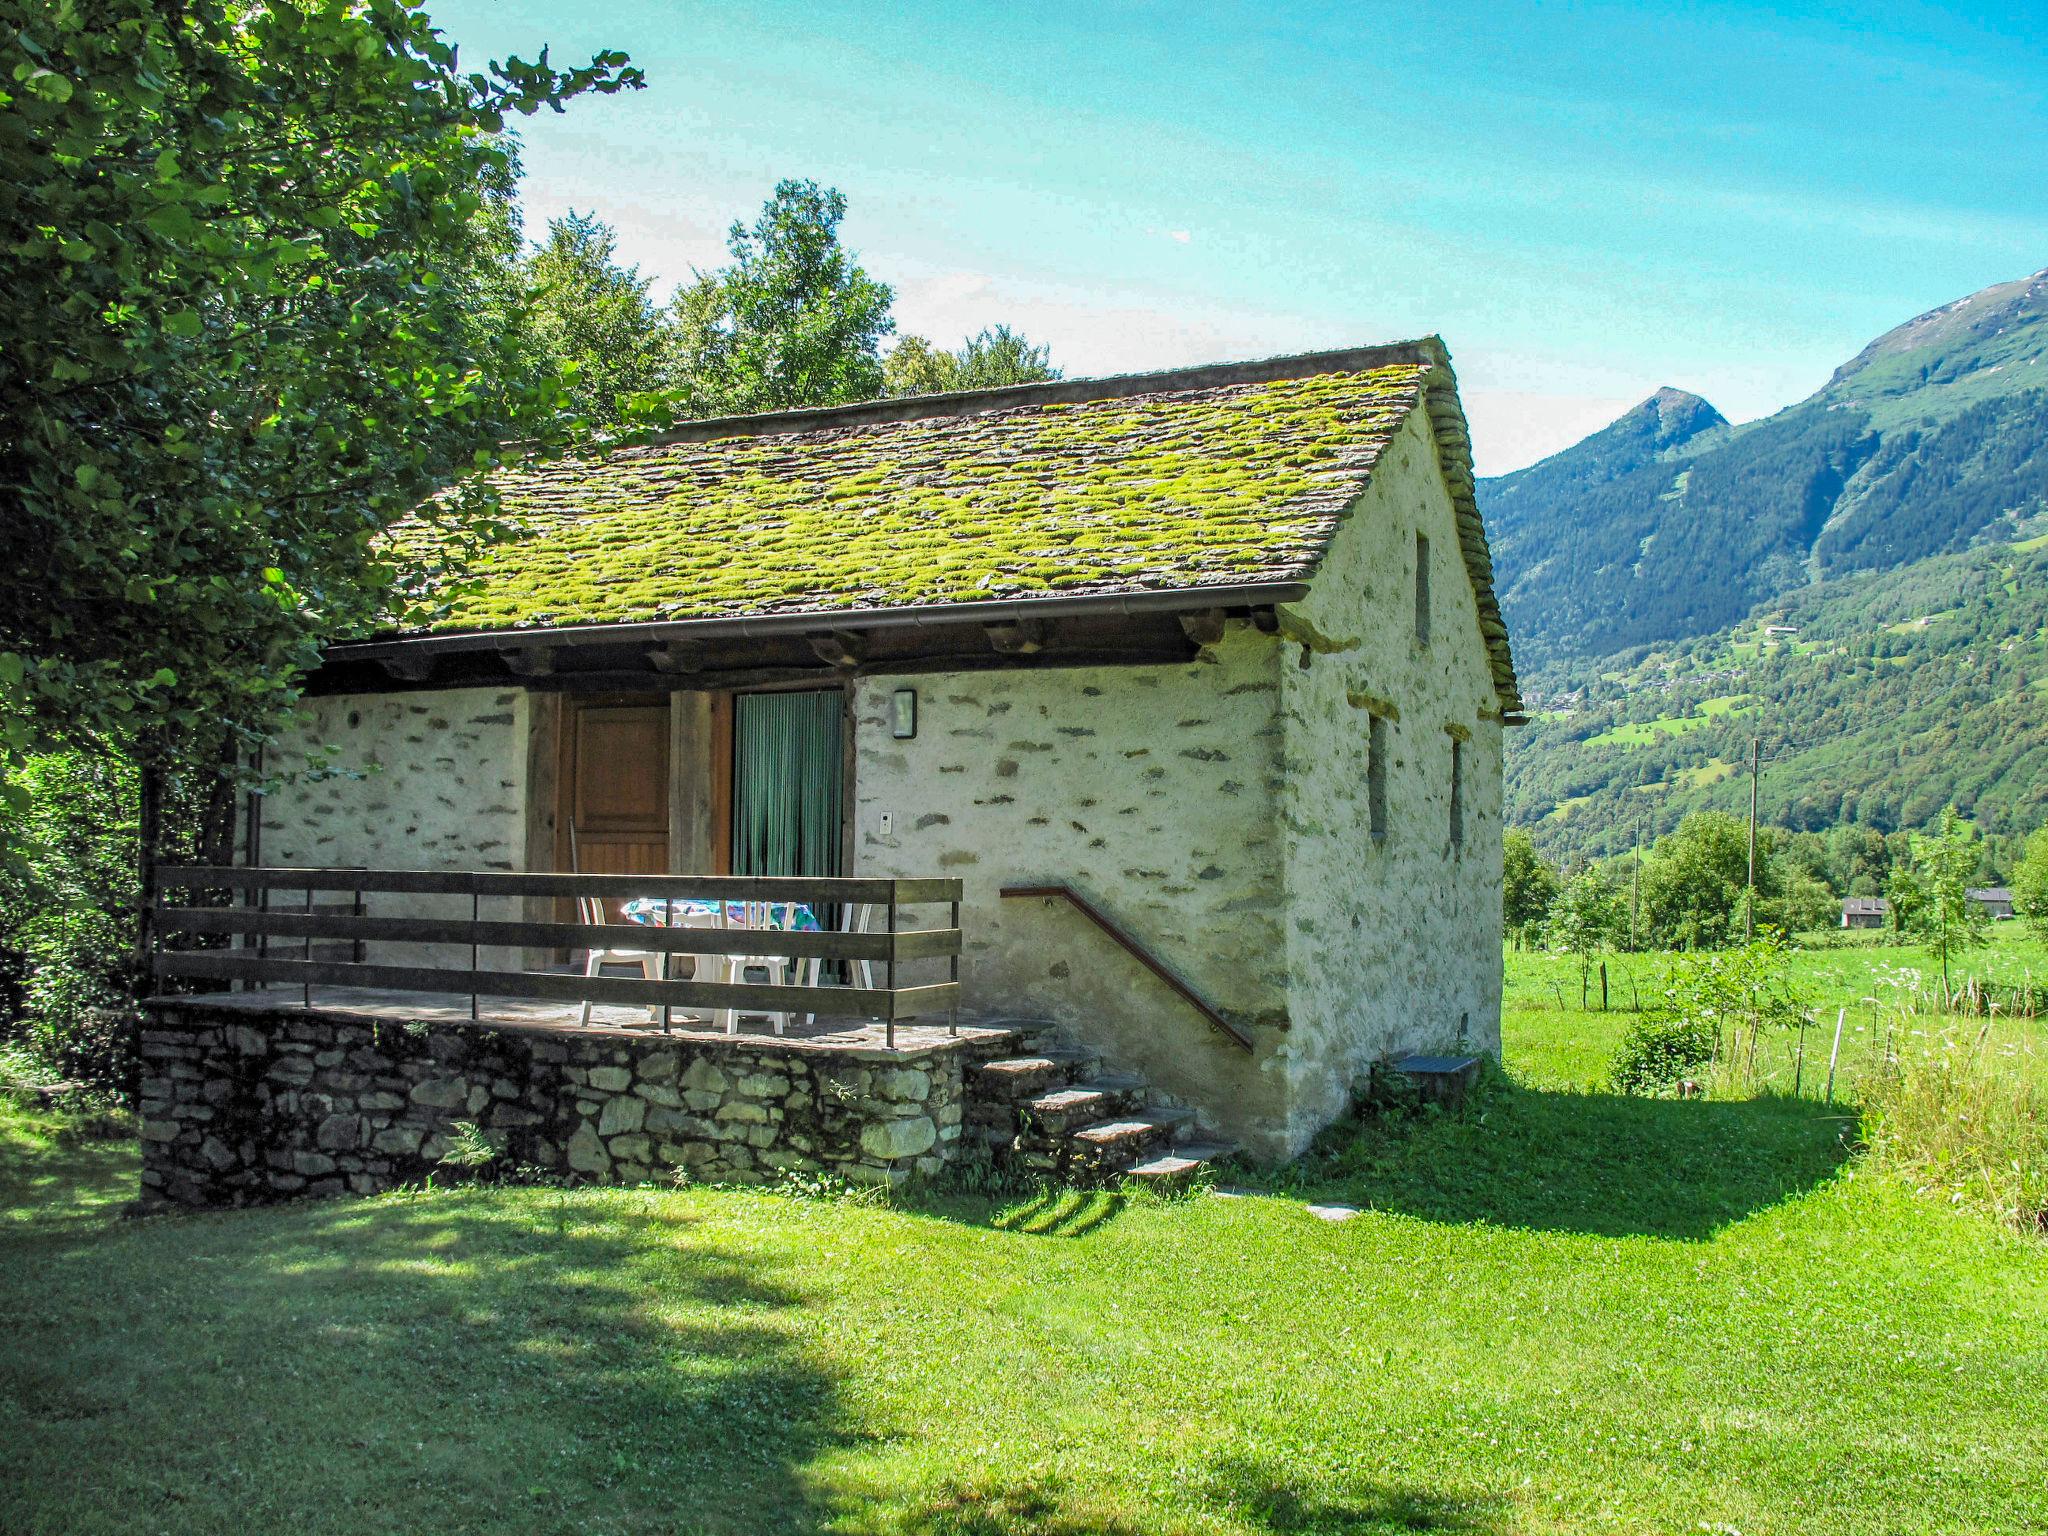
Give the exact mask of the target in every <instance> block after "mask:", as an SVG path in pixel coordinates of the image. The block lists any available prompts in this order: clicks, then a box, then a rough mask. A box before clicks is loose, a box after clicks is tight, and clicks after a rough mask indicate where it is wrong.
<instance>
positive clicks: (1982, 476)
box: [1480, 272, 2048, 672]
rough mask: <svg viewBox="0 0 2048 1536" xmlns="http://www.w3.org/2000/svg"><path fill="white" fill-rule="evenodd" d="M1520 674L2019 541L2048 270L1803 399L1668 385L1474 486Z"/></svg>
mask: <svg viewBox="0 0 2048 1536" xmlns="http://www.w3.org/2000/svg"><path fill="white" fill-rule="evenodd" d="M1480 502H1481V507H1482V509H1483V510H1484V511H1485V513H1486V516H1487V519H1488V526H1489V528H1490V529H1491V530H1492V533H1493V537H1494V553H1495V560H1496V564H1497V567H1498V569H1499V571H1500V575H1501V592H1502V607H1503V609H1504V611H1505V612H1506V615H1507V618H1508V623H1509V627H1510V629H1511V630H1512V631H1513V632H1514V636H1515V645H1516V651H1517V654H1518V656H1519V658H1520V659H1521V661H1522V664H1523V666H1524V669H1525V670H1527V671H1531V672H1540V671H1541V670H1542V669H1543V668H1545V667H1546V666H1549V665H1551V664H1553V663H1557V662H1569V661H1572V660H1574V659H1580V658H1585V657H1591V656H1601V655H1607V654H1611V653H1614V652H1617V651H1620V650H1623V649H1625V648H1628V647H1632V646H1641V645H1649V644H1659V643H1667V642H1671V641H1678V640H1684V639H1687V638H1690V637H1694V636H1703V635H1708V634H1711V633H1714V632H1715V631H1718V630H1722V629H1725V628H1727V627H1728V626H1730V625H1732V624H1734V623H1736V622H1737V621H1739V620H1740V619H1741V618H1742V617H1743V616H1744V615H1745V614H1747V613H1748V612H1749V611H1750V609H1751V608H1752V607H1754V606H1755V605H1756V604H1759V603H1763V602H1767V601H1772V600H1775V599H1777V598H1779V597H1781V596H1782V595H1783V594H1785V593H1788V592H1791V591H1794V590H1796V589H1798V588H1800V587H1803V586H1805V585H1806V584H1808V583H1809V582H1812V581H1814V580H1817V579H1820V578H1825V577H1831V576H1836V575H1840V574H1842V573H1845V572H1850V571H1859V570H1889V569H1893V568H1895V567H1898V566H1901V565H1904V564H1907V563H1910V562H1913V561H1916V560H1921V559H1924V558H1926V557H1928V556H1930V555H1937V554H1942V553H1947V552H1953V551H1957V550H1963V549H1967V548H1969V547H1970V546H1971V545H1972V544H1973V543H1977V542H1983V541H1989V540H1993V539H2003V538H2010V537H2013V536H2015V534H2016V532H2017V530H2018V529H2019V527H2020V525H2021V524H2022V523H2024V522H2025V521H2026V520H2027V519H2028V518H2029V517H2031V516H2033V515H2034V514H2036V513H2039V512H2040V511H2042V510H2043V509H2044V508H2048V272H2042V273H2036V274H2035V275H2034V276H2033V277H2031V278H2027V279H2022V280H2021V281H2019V282H2014V283H2005V284H2000V285H1999V286H1997V287H1994V288H1987V289H1985V290H1984V291H1983V292H1981V293H1977V294H1973V295H1971V296H1970V297H1969V298H1967V299H1963V300H1960V301H1958V302H1957V303H1955V304H1951V305H1947V306H1945V307H1943V308H1942V309H1939V310H1935V311H1932V312H1930V313H1929V314H1926V315H1922V316H1919V317H1918V318H1916V319H1914V320H1912V321H1909V322H1907V323H1906V324H1905V325H1903V326H1900V327H1898V328H1897V329H1896V330H1894V331H1891V332H1888V333H1887V334H1886V335H1884V336H1882V337H1879V338H1878V339H1877V340H1876V341H1874V342H1872V343H1871V344H1870V345H1869V346H1868V347H1866V348H1865V349H1864V350H1863V351H1862V352H1861V353H1860V354H1858V355H1857V357H1855V358H1854V359H1852V360H1851V361H1850V362H1848V363H1846V364H1844V365H1843V366H1842V367H1841V368H1839V369H1837V370H1836V372H1835V375H1834V377H1833V378H1832V379H1831V380H1830V381H1829V382H1828V384H1827V385H1826V387H1824V388H1823V389H1822V390H1820V391H1819V392H1818V393H1816V394H1815V395H1814V396H1813V397H1811V398H1810V399H1808V400H1806V401H1803V402H1801V403H1800V404H1798V405H1795V406H1792V407H1789V408H1788V409H1786V410H1784V411H1781V412H1779V413H1778V414H1777V415H1775V416H1771V417H1768V418H1766V419H1765V420H1763V421H1759V422H1754V423H1750V424H1748V425H1745V426H1741V427H1730V426H1728V425H1727V424H1726V423H1724V422H1723V421H1722V420H1721V418H1720V417H1719V415H1718V414H1717V413H1716V412H1714V410H1713V408H1712V407H1711V406H1709V405H1707V403H1706V402H1705V401H1703V400H1700V399H1698V397H1696V396H1691V395H1685V394H1683V393H1682V392H1680V391H1676V390H1661V391H1659V392H1658V394H1657V395H1655V396H1653V397H1652V398H1651V399H1650V400H1648V401H1645V402H1644V403H1643V404H1642V405H1641V406H1638V407H1637V408H1636V409H1635V410H1633V411H1631V412H1629V413H1628V414H1627V415H1626V416H1624V417H1623V418H1622V419H1621V420H1620V421H1618V422H1616V423H1615V424H1614V425H1613V426H1611V427H1609V428H1607V429H1606V430H1605V431H1603V432H1600V433H1596V434H1595V435H1594V436H1592V437H1590V438H1588V439H1586V440H1585V441H1584V442H1582V443H1580V444H1577V445H1576V446H1574V447H1572V448H1569V449H1567V450H1565V452H1563V453H1561V454H1558V455H1556V456H1555V457H1553V458H1551V459H1548V460H1546V461H1544V462H1543V463H1541V464H1537V465H1533V466H1531V467H1530V468H1528V469H1525V470H1521V471H1518V472H1517V473H1515V474H1512V475H1505V476H1501V477H1499V478H1496V479H1491V480H1484V481H1481V482H1480Z"/></svg>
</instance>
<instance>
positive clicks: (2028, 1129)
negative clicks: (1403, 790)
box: [1861, 1016, 2048, 1236]
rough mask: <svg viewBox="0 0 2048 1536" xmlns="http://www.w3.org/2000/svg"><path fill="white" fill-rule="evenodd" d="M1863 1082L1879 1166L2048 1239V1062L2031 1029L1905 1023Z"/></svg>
mask: <svg viewBox="0 0 2048 1536" xmlns="http://www.w3.org/2000/svg"><path fill="white" fill-rule="evenodd" d="M1898 1025H1899V1027H1898V1028H1897V1029H1896V1031H1895V1034H1894V1038H1895V1039H1896V1040H1897V1042H1898V1048H1897V1051H1896V1053H1895V1054H1893V1055H1892V1056H1890V1057H1889V1058H1887V1059H1885V1060H1884V1061H1883V1062H1882V1063H1881V1064H1880V1067H1879V1070H1877V1071H1876V1072H1874V1073H1872V1074H1870V1075H1869V1076H1868V1077H1867V1078H1866V1079H1865V1080H1864V1082H1863V1083H1862V1086H1861V1094H1862V1106H1863V1139H1864V1143H1865V1145H1866V1146H1867V1147H1868V1148H1869V1150H1870V1160H1871V1162H1872V1164H1873V1165H1874V1166H1876V1167H1878V1168H1881V1169H1884V1170H1886V1171H1887V1172H1890V1173H1892V1174H1894V1175H1896V1176H1898V1177H1899V1178H1902V1179H1904V1180H1905V1181H1906V1182H1907V1183H1908V1184H1910V1185H1911V1186H1912V1187H1913V1188H1914V1189H1916V1190H1918V1191H1919V1192H1920V1193H1922V1194H1924V1195H1930V1196H1933V1197H1934V1198H1936V1199H1939V1200H1942V1201H1943V1202H1945V1203H1946V1204H1949V1205H1952V1206H1959V1207H1964V1208H1969V1209H1975V1210H1981V1211H1983V1212H1985V1213H1986V1214H1988V1215H1990V1216H1992V1217H1993V1218H1994V1219H1996V1220H1998V1221H2002V1222H2005V1223H2006V1224H2008V1225H2010V1226H2013V1227H2016V1228H2018V1229H2019V1230H2020V1231H2022V1232H2026V1233H2029V1234H2032V1235H2037V1236H2040V1235H2048V1062H2043V1061H2042V1060H2041V1059H2040V1057H2039V1054H2038V1051H2037V1048H2036V1045H2035V1038H2034V1035H2033V1033H2032V1032H2031V1031H2026V1032H2023V1033H2021V1034H2020V1036H2019V1037H2018V1038H2017V1039H2007V1040H1994V1039H1993V1038H1992V1036H1991V1031H1990V1029H1989V1028H1988V1026H1981V1025H1959V1024H1955V1023H1949V1024H1945V1025H1942V1026H1941V1027H1939V1028H1936V1029H1932V1030H1930V1029H1927V1028H1925V1027H1921V1026H1922V1025H1923V1021H1920V1020H1918V1019H1914V1018H1911V1017H1910V1016H1909V1017H1905V1018H1901V1019H1900V1020H1899V1021H1898Z"/></svg>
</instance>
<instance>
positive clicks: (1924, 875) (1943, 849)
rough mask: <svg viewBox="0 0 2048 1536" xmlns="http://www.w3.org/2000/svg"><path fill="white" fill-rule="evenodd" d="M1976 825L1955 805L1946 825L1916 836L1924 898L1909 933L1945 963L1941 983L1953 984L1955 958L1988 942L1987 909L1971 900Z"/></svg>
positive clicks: (1945, 810)
mask: <svg viewBox="0 0 2048 1536" xmlns="http://www.w3.org/2000/svg"><path fill="white" fill-rule="evenodd" d="M1977 854H1978V849H1977V840H1976V829H1975V828H1974V827H1972V826H1971V825H1970V824H1969V823H1968V822H1967V821H1964V820H1963V818H1962V813H1961V812H1959V811H1958V810H1957V809H1956V808H1955V807H1954V806H1953V805H1945V806H1943V807H1942V809H1941V824H1940V826H1939V827H1938V828H1937V829H1936V830H1935V831H1934V832H1932V833H1917V832H1916V833H1915V834H1914V835H1913V874H1914V876H1915V877H1916V879H1917V881H1918V885H1919V892H1918V894H1919V900H1918V902H1917V903H1916V904H1915V906H1914V907H1913V908H1912V910H1911V913H1910V916H1909V917H1908V920H1907V922H1908V928H1907V931H1909V932H1912V933H1916V934H1918V935H1919V936H1920V937H1921V939H1922V940H1924V941H1925V943H1926V945H1927V952H1928V953H1929V954H1931V955H1934V956H1936V957H1937V958H1939V959H1940V961H1941V987H1942V991H1943V992H1944V993H1946V992H1947V991H1948V985H1949V975H1948V966H1949V959H1950V957H1951V956H1953V955H1956V954H1960V953H1961V952H1963V951H1964V950H1967V949H1971V948H1973V947H1975V946H1976V945H1977V944H1979V943H1981V942H1982V940H1983V932H1984V924H1985V921H1986V919H1985V916H1984V912H1983V909H1982V908H1980V907H1979V906H1978V905H1977V904H1976V903H1975V902H1973V901H1971V900H1970V898H1969V895H1968V887H1969V881H1970V877H1971V875H1973V874H1975V873H1976V869H1977Z"/></svg>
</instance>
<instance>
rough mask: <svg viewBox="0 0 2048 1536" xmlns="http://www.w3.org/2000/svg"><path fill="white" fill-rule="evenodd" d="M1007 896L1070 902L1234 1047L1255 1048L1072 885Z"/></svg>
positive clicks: (1013, 889)
mask: <svg viewBox="0 0 2048 1536" xmlns="http://www.w3.org/2000/svg"><path fill="white" fill-rule="evenodd" d="M999 894H1001V895H1003V896H1005V897H1012V896H1016V897H1024V896H1046V897H1057V898H1059V899H1060V900H1063V901H1065V902H1067V903H1068V904H1069V905H1070V906H1072V907H1073V909H1074V910H1075V911H1076V912H1079V913H1080V914H1081V915H1082V916H1083V917H1085V918H1087V919H1088V920H1089V921H1090V922H1092V923H1093V924H1095V926H1096V927H1098V928H1100V929H1101V930H1102V931H1103V932H1104V933H1105V934H1107V935H1108V936H1109V937H1110V939H1111V940H1112V941H1114V942H1115V944H1116V945H1117V947H1118V948H1119V949H1121V950H1123V951H1124V953H1125V954H1127V955H1129V956H1130V957H1131V958H1132V959H1133V960H1135V961H1137V962H1138V964H1140V965H1142V966H1144V967H1145V969H1146V970H1148V971H1150V972H1151V973H1152V974H1153V975H1154V976H1157V977H1158V978H1159V979H1160V980H1161V981H1163V982H1164V983H1166V986H1167V988H1168V989H1169V990H1170V991H1172V992H1173V993H1174V994H1175V995H1176V996H1178V997H1179V998H1180V999H1181V1000H1182V1001H1183V1002H1185V1003H1187V1005H1188V1006H1189V1007H1191V1008H1193V1009H1194V1010H1195V1012H1197V1013H1199V1014H1200V1015H1201V1016H1202V1017H1203V1018H1204V1019H1206V1020H1207V1021H1208V1022H1209V1024H1210V1025H1211V1026H1213V1027H1214V1028H1216V1029H1218V1030H1220V1031H1221V1032H1222V1033H1223V1034H1224V1035H1226V1036H1227V1037H1228V1038H1229V1039H1230V1040H1231V1041H1232V1042H1233V1043H1234V1044H1236V1045H1238V1046H1241V1047H1242V1048H1243V1049H1245V1050H1247V1051H1248V1050H1250V1049H1251V1048H1252V1037H1251V1036H1250V1035H1248V1034H1246V1033H1245V1031H1244V1030H1243V1029H1242V1028H1240V1027H1239V1026H1238V1025H1236V1024H1233V1023H1231V1021H1230V1020H1229V1019H1227V1018H1225V1017H1224V1016H1223V1014H1222V1013H1221V1012H1220V1011H1219V1010H1218V1009H1217V1007H1216V1005H1215V1004H1214V1003H1212V1002H1210V1001H1209V1000H1208V999H1207V998H1206V997H1204V996H1202V994H1201V993H1199V992H1197V991H1196V990H1195V989H1194V988H1193V987H1192V986H1190V985H1188V983H1187V982H1185V981H1183V980H1182V979H1181V978H1180V976H1179V975H1178V974H1176V973H1175V972H1174V971H1173V970H1172V969H1171V968H1170V967H1169V966H1168V965H1167V964H1166V962H1165V961H1163V960H1161V959H1160V958H1159V957H1158V956H1157V955H1155V954H1153V953H1152V951H1151V950H1149V949H1147V948H1146V947H1145V946H1144V945H1143V944H1140V943H1139V942H1138V941H1137V940H1136V939H1135V938H1133V937H1132V936H1131V934H1130V932H1129V931H1128V930H1127V929H1125V927H1124V926H1123V925H1122V924H1121V923H1119V922H1118V921H1117V920H1116V919H1115V918H1113V917H1111V916H1109V915H1108V914H1107V913H1106V912H1104V911H1103V910H1102V909H1101V908H1100V907H1098V906H1096V905H1095V903H1094V902H1092V901H1090V900H1089V899H1088V898H1087V897H1086V896H1083V895H1082V894H1081V893H1080V892H1079V891H1077V890H1075V889H1074V888H1073V887H1072V886H1071V885H1006V886H1004V887H1003V888H1002V890H1001V892H1000V893H999Z"/></svg>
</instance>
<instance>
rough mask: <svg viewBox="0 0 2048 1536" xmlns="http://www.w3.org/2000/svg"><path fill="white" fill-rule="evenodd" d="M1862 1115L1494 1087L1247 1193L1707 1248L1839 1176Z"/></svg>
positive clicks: (1807, 1102)
mask: <svg viewBox="0 0 2048 1536" xmlns="http://www.w3.org/2000/svg"><path fill="white" fill-rule="evenodd" d="M1854 1125H1855V1118H1854V1112H1853V1110H1851V1109H1850V1107H1849V1106H1847V1105H1843V1104H1828V1103H1823V1102H1822V1101H1820V1100H1818V1099H1804V1098H1802V1099H1795V1098H1791V1097H1786V1096H1776V1095H1772V1096H1766V1097H1761V1098H1755V1099H1744V1100H1699V1099H1693V1100H1683V1101H1681V1100H1675V1099H1647V1098H1633V1097H1628V1096H1625V1095H1621V1094H1613V1093H1599V1092H1572V1091H1568V1090H1556V1089H1538V1088H1531V1087H1527V1086H1524V1085H1522V1084H1518V1083H1515V1082H1513V1081H1511V1080H1507V1079H1495V1080H1493V1081H1491V1082H1489V1083H1487V1084H1485V1085H1484V1086H1483V1087H1482V1088H1481V1089H1480V1090H1479V1091H1478V1092H1477V1093H1476V1094H1475V1097H1474V1099H1473V1101H1472V1102H1471V1103H1469V1104H1468V1105H1467V1106H1466V1107H1465V1108H1464V1109H1462V1110H1460V1111H1459V1112H1457V1113H1455V1114H1443V1115H1438V1114H1430V1113H1427V1112H1425V1113H1423V1114H1421V1115H1419V1116H1415V1117H1413V1118H1407V1119H1402V1120H1395V1121H1383V1120H1366V1121H1353V1122H1348V1123H1344V1124H1340V1125H1337V1126H1334V1127H1332V1128H1331V1129H1330V1130H1329V1131H1327V1132H1325V1133H1324V1134H1323V1136H1322V1137H1321V1138H1320V1139H1319V1140H1318V1141H1317V1143H1316V1145H1315V1147H1314V1148H1312V1149H1311V1150H1310V1152H1309V1153H1308V1154H1307V1155H1305V1156H1304V1157H1302V1158H1300V1159H1298V1160H1297V1161H1295V1162H1293V1163H1290V1164H1287V1165H1286V1166H1284V1167H1281V1168H1277V1169H1274V1170H1271V1171H1270V1172H1268V1173H1264V1174H1260V1173H1256V1172H1255V1173H1253V1174H1251V1175H1250V1176H1249V1178H1248V1182H1249V1183H1251V1184H1253V1185H1254V1186H1256V1187H1261V1188H1265V1189H1270V1190H1273V1191H1275V1192H1279V1193H1288V1194H1298V1195H1304V1196H1309V1197H1312V1198H1317V1199H1336V1200H1344V1201H1348V1202H1350V1203H1352V1204H1356V1205H1363V1206H1369V1207H1372V1208H1375V1209H1379V1210H1388V1211H1399V1212H1403V1213H1406V1214H1409V1215H1413V1216H1419V1217H1423V1218H1425V1219H1427V1220H1430V1221H1445V1222H1488V1223H1491V1224H1493V1225H1496V1226H1506V1227H1520V1228H1527V1229H1535V1230H1542V1231H1559V1232H1580V1233H1587V1234H1593V1235H1598V1236H1603V1237H1623V1236H1646V1237H1662V1238H1675V1239H1683V1240H1691V1241H1698V1240H1702V1239H1705V1238H1708V1237H1711V1236H1712V1235H1713V1234H1714V1233H1715V1232H1716V1231H1718V1230H1719V1229H1721V1228H1722V1227H1724V1226H1727V1225H1728V1224H1729V1223H1731V1222H1735V1221H1740V1220H1742V1219H1743V1218H1744V1217H1747V1216H1751V1215H1754V1214H1755V1213H1756V1212H1758V1211H1761V1210H1764V1209H1766V1208H1768V1207H1770V1206H1773V1205H1777V1204H1779V1203H1780V1202H1782V1201H1784V1200H1787V1199H1789V1198H1791V1197H1793V1196H1795V1195H1798V1194H1801V1193H1803V1192H1805V1191H1806V1190H1809V1189H1812V1188H1813V1187H1815V1186H1816V1185H1818V1184H1820V1183H1822V1182H1824V1181H1825V1180H1827V1179H1828V1178H1830V1177H1831V1176H1832V1175H1833V1174H1834V1173H1835V1171H1836V1169H1837V1168H1839V1167H1840V1165H1841V1163H1842V1161H1843V1159H1844V1158H1845V1157H1846V1156H1847V1155H1848V1147H1847V1145H1846V1143H1845V1140H1844V1132H1845V1131H1851V1130H1853V1128H1854Z"/></svg>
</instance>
